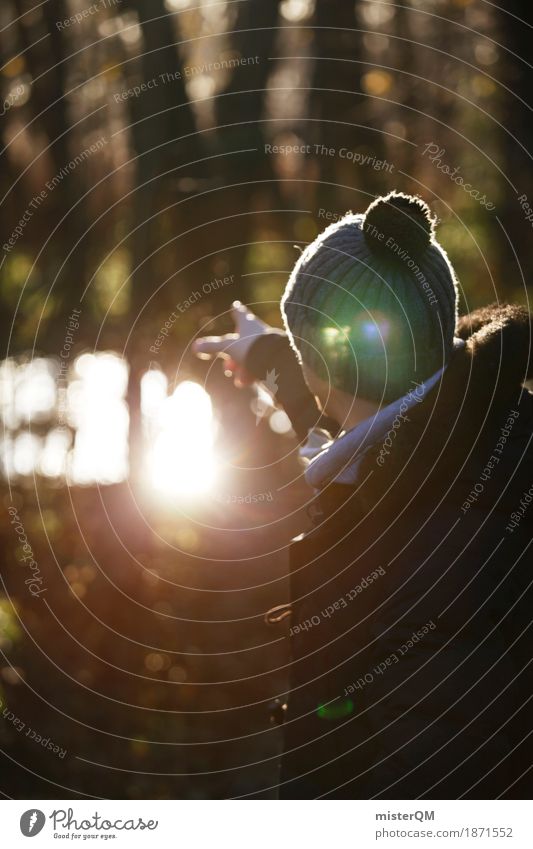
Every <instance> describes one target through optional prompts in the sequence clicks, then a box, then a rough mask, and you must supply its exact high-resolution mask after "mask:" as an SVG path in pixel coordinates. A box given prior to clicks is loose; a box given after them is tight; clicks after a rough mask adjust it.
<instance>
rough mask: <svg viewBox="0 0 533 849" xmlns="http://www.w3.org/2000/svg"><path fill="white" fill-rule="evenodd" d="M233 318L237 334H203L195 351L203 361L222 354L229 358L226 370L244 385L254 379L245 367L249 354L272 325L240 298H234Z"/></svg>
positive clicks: (197, 341)
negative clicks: (236, 299)
mask: <svg viewBox="0 0 533 849" xmlns="http://www.w3.org/2000/svg"><path fill="white" fill-rule="evenodd" d="M232 317H233V320H234V322H235V333H226V334H225V335H224V336H203V337H201V338H200V339H196V340H195V342H193V345H192V350H193V352H194V353H195V354H196V355H197V356H198V357H200V359H202V360H210V359H212V358H213V357H222V358H223V359H224V360H226V371H228V372H229V373H230V374H232V375H233V376H234V379H235V384H236V385H237V386H244V385H246V384H250V383H253V381H254V379H253V377H251V376H250V375H249V374H247V372H246V369H245V368H244V362H245V359H246V355H247V354H248V351H249V350H250V348H251V346H252V344H253V343H254V342H255V340H256V339H257V337H258V336H261V335H262V334H263V333H266V332H267V331H268V330H269V326H268V324H265V322H264V321H261V319H260V318H257V316H256V315H254V314H253V312H250V310H249V309H248V307H246V306H244V304H241V303H240V301H234V303H233V309H232Z"/></svg>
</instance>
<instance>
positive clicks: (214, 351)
mask: <svg viewBox="0 0 533 849" xmlns="http://www.w3.org/2000/svg"><path fill="white" fill-rule="evenodd" d="M236 339H238V336H237V335H236V334H235V333H229V334H227V335H226V336H203V337H201V338H200V339H196V340H195V341H194V342H193V344H192V350H193V353H195V354H196V355H197V356H198V357H200V359H202V360H208V359H211V357H216V356H218V355H219V354H224V353H225V352H226V350H227V349H228V348H230V347H231V345H232V343H234V342H235V340H236Z"/></svg>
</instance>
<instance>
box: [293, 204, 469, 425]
mask: <svg viewBox="0 0 533 849" xmlns="http://www.w3.org/2000/svg"><path fill="white" fill-rule="evenodd" d="M457 301H458V292H457V281H456V277H455V273H454V270H453V268H452V266H451V264H450V262H449V260H448V257H447V256H446V253H445V251H444V250H443V248H442V247H441V246H440V245H439V243H438V242H437V240H436V238H435V222H434V219H433V218H432V216H431V213H430V210H429V207H428V206H427V205H426V204H425V203H424V202H423V201H422V200H421V199H420V198H417V197H412V196H409V195H404V194H399V193H396V192H391V193H390V194H389V195H387V196H386V197H382V198H378V199H377V200H375V201H374V202H373V203H371V204H370V206H369V207H368V209H367V211H366V213H365V214H364V215H353V214H352V213H349V214H347V215H345V216H344V218H343V219H342V220H340V221H339V222H337V223H335V224H332V225H331V226H330V227H328V228H327V229H326V230H324V232H323V233H321V234H320V235H319V236H318V237H317V238H316V239H315V241H314V242H312V243H311V244H310V245H309V246H308V247H307V248H306V250H305V251H304V252H303V254H302V255H301V257H300V258H299V260H298V262H297V263H296V265H295V267H294V269H293V271H292V274H291V276H290V279H289V282H288V284H287V288H286V290H285V293H284V295H283V298H282V301H281V309H282V314H283V318H284V322H285V326H286V329H287V332H288V334H289V338H290V341H291V344H292V346H293V348H294V349H295V351H296V353H297V355H298V358H299V360H300V362H301V363H302V367H303V370H304V375H305V377H306V380H307V382H308V384H309V387H310V389H311V391H312V392H313V393H314V394H315V395H318V397H319V398H320V400H321V401H322V403H323V406H326V407H327V404H325V401H326V398H327V397H328V395H329V397H330V401H329V402H328V403H329V409H330V410H331V411H332V412H333V409H334V406H335V399H341V400H342V399H343V398H348V399H352V402H353V399H357V401H358V402H366V403H367V404H368V405H374V406H376V407H377V406H380V405H382V404H384V403H385V404H386V403H389V402H391V401H393V400H395V399H397V398H400V397H401V396H402V395H404V394H406V393H407V392H408V391H409V390H410V389H412V388H413V387H414V384H416V383H421V382H422V381H423V380H425V379H427V378H428V377H430V376H431V375H432V374H434V373H435V372H436V371H438V370H439V369H440V368H442V367H443V366H444V365H445V364H446V363H447V362H448V360H449V358H450V356H451V354H452V351H453V340H454V335H455V326H456V321H457ZM331 399H333V403H331ZM337 406H338V403H337Z"/></svg>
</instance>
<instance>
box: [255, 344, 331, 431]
mask: <svg viewBox="0 0 533 849" xmlns="http://www.w3.org/2000/svg"><path fill="white" fill-rule="evenodd" d="M244 367H245V369H246V371H247V372H248V373H249V374H250V375H251V376H252V377H253V378H254V380H256V381H258V382H259V383H264V382H265V381H266V378H267V375H268V374H269V373H272V371H273V370H274V373H275V378H276V385H277V390H276V393H275V396H274V400H275V402H276V404H277V405H279V406H281V407H282V408H283V409H284V411H285V412H286V413H287V415H288V417H289V419H290V421H291V424H292V427H293V429H294V431H295V432H296V434H297V436H298V437H299V439H307V435H308V433H309V431H310V430H312V429H313V428H317V427H319V428H323V429H324V430H327V431H328V432H329V433H331V434H332V435H335V434H336V433H337V432H338V430H339V427H338V424H337V422H335V421H334V420H333V419H331V418H329V417H328V416H325V415H323V414H322V413H321V412H320V410H319V408H318V404H317V402H316V400H315V398H314V396H313V395H312V394H311V392H310V391H309V388H308V386H307V384H306V382H305V380H304V376H303V372H302V368H301V366H300V363H299V362H298V360H297V358H296V354H295V353H294V351H293V349H292V348H291V345H290V342H289V339H288V337H287V335H286V333H284V332H283V331H282V330H276V329H274V328H273V329H272V330H269V331H268V332H267V333H265V334H263V335H261V336H259V337H258V338H257V339H256V340H255V342H254V343H253V345H252V346H251V348H250V350H249V351H248V354H247V356H246V359H245V362H244ZM267 389H268V386H267Z"/></svg>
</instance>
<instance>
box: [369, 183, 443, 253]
mask: <svg viewBox="0 0 533 849" xmlns="http://www.w3.org/2000/svg"><path fill="white" fill-rule="evenodd" d="M434 226H435V222H434V219H433V218H432V216H431V211H430V209H429V206H428V205H427V204H426V203H424V201H423V200H422V199H421V198H419V197H414V196H413V195H404V194H402V193H400V192H391V193H390V194H388V195H387V196H386V197H381V198H378V199H377V200H375V201H374V202H373V203H371V204H370V206H369V207H368V209H367V211H366V214H365V218H364V222H363V231H364V234H365V240H366V243H367V245H368V247H369V249H370V250H371V251H372V253H373V254H374V255H375V256H381V257H388V258H390V259H394V257H398V252H399V251H405V253H406V254H407V255H408V256H409V257H412V258H413V259H420V257H422V256H423V254H424V253H425V251H426V250H427V248H428V247H429V245H430V244H431V239H432V237H433V234H434Z"/></svg>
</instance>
